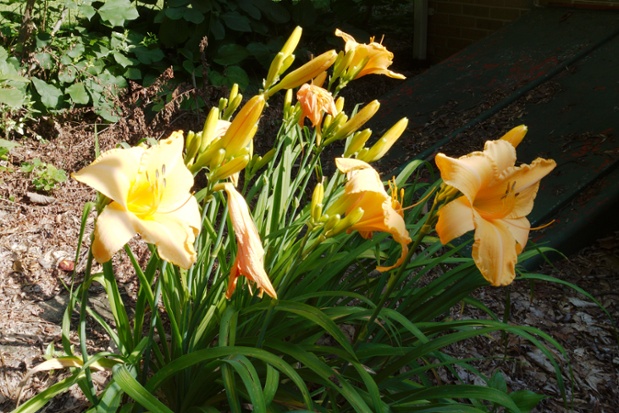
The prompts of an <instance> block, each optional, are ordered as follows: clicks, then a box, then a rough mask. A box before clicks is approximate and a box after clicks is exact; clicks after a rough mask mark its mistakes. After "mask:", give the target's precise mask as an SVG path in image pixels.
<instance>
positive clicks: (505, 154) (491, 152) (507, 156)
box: [484, 140, 516, 177]
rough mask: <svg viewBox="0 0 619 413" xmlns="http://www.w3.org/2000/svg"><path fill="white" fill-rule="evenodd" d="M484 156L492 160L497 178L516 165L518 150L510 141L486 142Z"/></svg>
mask: <svg viewBox="0 0 619 413" xmlns="http://www.w3.org/2000/svg"><path fill="white" fill-rule="evenodd" d="M484 155H485V156H487V157H488V158H490V159H491V160H492V162H493V164H494V167H495V168H496V169H495V170H494V171H495V172H494V174H495V176H496V177H498V176H500V175H502V174H503V173H504V172H505V171H506V170H508V169H509V168H511V167H513V166H514V165H515V164H516V149H515V148H514V147H513V146H512V144H511V143H510V142H508V141H504V140H496V141H486V144H485V145H484Z"/></svg>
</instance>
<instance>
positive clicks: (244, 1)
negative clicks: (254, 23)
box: [237, 0, 262, 20]
mask: <svg viewBox="0 0 619 413" xmlns="http://www.w3.org/2000/svg"><path fill="white" fill-rule="evenodd" d="M237 3H238V5H239V7H240V8H241V9H242V10H243V11H244V12H245V13H247V15H248V16H249V17H251V18H252V19H255V20H260V17H261V16H262V13H260V9H259V8H258V7H256V6H255V5H254V4H253V2H252V0H238V1H237Z"/></svg>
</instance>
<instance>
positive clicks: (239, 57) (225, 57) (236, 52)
mask: <svg viewBox="0 0 619 413" xmlns="http://www.w3.org/2000/svg"><path fill="white" fill-rule="evenodd" d="M247 56H249V53H248V52H247V49H246V48H245V47H243V46H241V45H238V44H235V43H232V44H226V45H223V46H221V47H220V48H219V50H217V54H216V55H215V57H214V58H213V61H215V63H218V64H220V65H222V66H228V65H234V64H237V63H239V62H241V61H243V60H244V59H246V58H247Z"/></svg>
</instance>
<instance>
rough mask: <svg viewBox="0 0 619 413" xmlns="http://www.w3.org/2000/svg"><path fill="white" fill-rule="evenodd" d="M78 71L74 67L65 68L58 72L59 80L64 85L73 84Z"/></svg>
mask: <svg viewBox="0 0 619 413" xmlns="http://www.w3.org/2000/svg"><path fill="white" fill-rule="evenodd" d="M76 75H77V71H76V70H75V68H74V67H73V66H65V67H63V68H62V69H61V70H60V71H59V72H58V80H59V81H61V82H62V83H73V82H74V81H75V76H76Z"/></svg>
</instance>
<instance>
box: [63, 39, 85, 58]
mask: <svg viewBox="0 0 619 413" xmlns="http://www.w3.org/2000/svg"><path fill="white" fill-rule="evenodd" d="M85 51H86V48H85V47H84V45H83V44H82V42H81V41H80V42H77V43H75V44H74V45H72V46H71V48H70V49H69V51H67V56H70V57H71V58H73V59H74V60H79V59H80V58H81V57H82V56H83V55H84V52H85Z"/></svg>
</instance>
